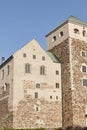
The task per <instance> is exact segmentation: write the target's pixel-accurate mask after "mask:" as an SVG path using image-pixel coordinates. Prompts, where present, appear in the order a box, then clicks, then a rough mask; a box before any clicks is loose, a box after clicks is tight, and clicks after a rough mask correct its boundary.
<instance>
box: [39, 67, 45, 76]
mask: <svg viewBox="0 0 87 130" xmlns="http://www.w3.org/2000/svg"><path fill="white" fill-rule="evenodd" d="M40 75H45V66H41V67H40Z"/></svg>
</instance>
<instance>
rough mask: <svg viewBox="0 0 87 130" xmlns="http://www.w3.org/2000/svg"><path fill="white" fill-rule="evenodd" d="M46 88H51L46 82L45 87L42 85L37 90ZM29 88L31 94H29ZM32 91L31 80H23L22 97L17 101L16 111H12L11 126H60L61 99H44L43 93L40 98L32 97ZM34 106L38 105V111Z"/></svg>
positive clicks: (33, 89)
mask: <svg viewBox="0 0 87 130" xmlns="http://www.w3.org/2000/svg"><path fill="white" fill-rule="evenodd" d="M31 86H32V87H31ZM48 88H49V91H50V89H52V88H51V87H50V86H49V85H48V84H45V87H44V86H42V87H41V89H40V90H39V91H44V90H46V89H48ZM31 90H32V95H31V94H30V91H31ZM33 91H35V87H33V82H30V81H24V98H23V99H22V100H21V101H20V102H19V104H18V106H17V109H16V111H14V118H13V128H19V129H20V128H22V129H25V128H58V127H61V126H62V115H61V114H62V104H61V101H59V99H58V100H55V101H53V99H50V100H46V98H45V96H44V95H43V97H42V98H35V97H33ZM37 91H38V90H37ZM39 91H38V94H39ZM47 91H48V90H47ZM47 91H46V92H47ZM40 93H41V92H40ZM36 107H38V111H37V110H36Z"/></svg>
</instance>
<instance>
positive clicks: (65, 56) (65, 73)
mask: <svg viewBox="0 0 87 130" xmlns="http://www.w3.org/2000/svg"><path fill="white" fill-rule="evenodd" d="M50 51H51V52H53V53H54V54H55V55H56V56H57V57H58V58H59V59H60V61H61V77H62V104H63V106H62V118H63V126H65V127H66V126H70V125H72V124H73V112H72V91H71V74H70V59H69V55H70V53H69V40H68V39H66V40H65V41H64V42H62V43H61V44H59V45H57V46H55V47H53V49H51V50H50Z"/></svg>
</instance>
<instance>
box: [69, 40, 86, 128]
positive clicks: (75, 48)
mask: <svg viewBox="0 0 87 130" xmlns="http://www.w3.org/2000/svg"><path fill="white" fill-rule="evenodd" d="M71 48H72V72H73V88H74V89H73V93H72V97H73V100H72V101H73V102H72V106H73V124H74V125H81V126H87V123H86V120H87V117H86V114H87V113H86V111H87V110H86V109H87V86H83V83H82V80H83V78H84V79H87V72H86V73H85V72H82V64H83V63H84V64H86V65H87V43H86V42H84V41H81V40H76V39H72V44H71ZM82 51H85V52H86V56H85V57H82V55H81V52H82Z"/></svg>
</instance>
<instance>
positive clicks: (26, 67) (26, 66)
mask: <svg viewBox="0 0 87 130" xmlns="http://www.w3.org/2000/svg"><path fill="white" fill-rule="evenodd" d="M25 73H30V64H29V63H27V64H25Z"/></svg>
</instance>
